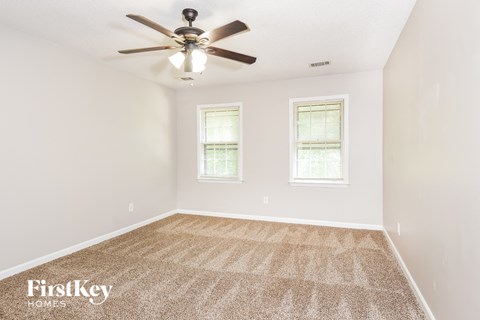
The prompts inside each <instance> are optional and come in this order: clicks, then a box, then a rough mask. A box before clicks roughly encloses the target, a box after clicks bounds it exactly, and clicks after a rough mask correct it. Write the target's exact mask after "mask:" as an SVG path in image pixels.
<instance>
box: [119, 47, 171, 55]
mask: <svg viewBox="0 0 480 320" xmlns="http://www.w3.org/2000/svg"><path fill="white" fill-rule="evenodd" d="M177 48H178V47H172V46H159V47H150V48H140V49H128V50H119V51H118V53H123V54H130V53H137V52H147V51H158V50H168V49H177Z"/></svg>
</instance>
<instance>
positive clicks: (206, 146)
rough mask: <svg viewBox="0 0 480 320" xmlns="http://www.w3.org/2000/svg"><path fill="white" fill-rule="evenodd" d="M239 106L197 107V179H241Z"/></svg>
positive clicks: (238, 104)
mask: <svg viewBox="0 0 480 320" xmlns="http://www.w3.org/2000/svg"><path fill="white" fill-rule="evenodd" d="M241 115H242V114H241V103H232V104H222V105H201V106H198V113H197V117H198V179H199V180H207V181H208V180H211V181H226V182H240V181H241V180H242V144H241V140H242V139H241V136H242V133H241V130H242V117H241Z"/></svg>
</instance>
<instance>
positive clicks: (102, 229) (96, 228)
mask: <svg viewBox="0 0 480 320" xmlns="http://www.w3.org/2000/svg"><path fill="white" fill-rule="evenodd" d="M0 39H2V40H1V42H2V44H1V47H2V49H1V50H0V70H1V71H0V90H1V94H0V146H1V156H0V199H1V201H0V204H1V207H0V270H4V269H6V268H9V267H12V266H14V265H18V264H20V263H23V262H26V261H29V260H31V259H34V258H37V257H40V256H43V255H45V254H49V253H52V252H54V251H57V250H59V249H63V248H66V247H68V246H71V245H74V244H78V243H80V242H82V241H85V240H89V239H92V238H94V237H97V236H100V235H103V234H106V233H108V232H111V231H114V230H117V229H119V228H121V227H124V226H128V225H131V224H134V223H136V222H139V221H142V220H145V219H147V218H150V217H152V216H155V215H158V214H161V213H164V212H167V211H169V210H172V209H175V207H176V186H175V184H176V177H175V172H176V168H175V166H176V162H175V145H174V141H175V108H174V102H175V101H174V93H173V92H172V91H170V90H167V89H165V88H163V87H161V86H159V85H156V84H153V83H151V82H148V81H144V80H140V79H137V78H134V77H132V76H129V75H126V74H124V73H121V72H117V71H113V70H111V69H108V68H106V67H103V66H101V65H100V64H97V63H94V62H90V61H88V60H86V59H84V58H83V57H82V58H80V57H77V56H76V54H75V53H70V52H68V51H66V50H65V49H62V48H61V47H58V46H56V45H54V44H52V43H49V42H47V41H43V40H40V39H37V38H32V37H29V36H27V35H24V34H22V33H18V32H15V31H12V30H9V29H6V28H3V27H1V26H0ZM129 202H134V203H135V212H134V213H128V203H129Z"/></svg>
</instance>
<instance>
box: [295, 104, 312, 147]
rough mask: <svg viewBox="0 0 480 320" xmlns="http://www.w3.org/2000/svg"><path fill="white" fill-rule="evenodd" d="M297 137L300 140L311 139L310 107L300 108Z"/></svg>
mask: <svg viewBox="0 0 480 320" xmlns="http://www.w3.org/2000/svg"><path fill="white" fill-rule="evenodd" d="M297 138H298V140H300V141H309V140H310V108H302V107H299V108H298V112H297Z"/></svg>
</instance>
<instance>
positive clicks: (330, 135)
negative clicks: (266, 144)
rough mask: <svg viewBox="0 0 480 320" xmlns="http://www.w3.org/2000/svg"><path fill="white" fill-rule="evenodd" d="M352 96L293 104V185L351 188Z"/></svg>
mask: <svg viewBox="0 0 480 320" xmlns="http://www.w3.org/2000/svg"><path fill="white" fill-rule="evenodd" d="M347 107H348V96H347V95H344V96H329V97H315V98H300V99H291V100H290V119H291V125H290V183H291V184H293V185H295V184H300V185H301V184H303V183H317V184H324V185H329V184H330V185H333V184H336V185H339V184H347V183H348V181H347V172H348V170H347V169H348V168H347V139H346V137H347V134H346V133H347V121H346V119H347Z"/></svg>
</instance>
